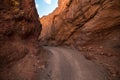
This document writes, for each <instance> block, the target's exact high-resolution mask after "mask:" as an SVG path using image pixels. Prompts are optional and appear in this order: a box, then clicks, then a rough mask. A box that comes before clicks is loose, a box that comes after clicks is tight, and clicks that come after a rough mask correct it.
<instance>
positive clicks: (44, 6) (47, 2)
mask: <svg viewBox="0 0 120 80" xmlns="http://www.w3.org/2000/svg"><path fill="white" fill-rule="evenodd" d="M35 3H36V8H37V11H38V14H39V16H40V17H42V16H44V15H48V14H49V13H51V12H53V10H55V8H56V7H57V6H58V0H35Z"/></svg>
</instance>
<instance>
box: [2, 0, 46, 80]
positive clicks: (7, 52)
mask: <svg viewBox="0 0 120 80" xmlns="http://www.w3.org/2000/svg"><path fill="white" fill-rule="evenodd" d="M40 31H41V24H40V22H39V17H38V14H37V11H36V8H35V3H34V0H0V80H37V79H36V78H37V77H36V75H35V74H36V72H35V70H36V69H37V70H38V66H40V65H38V64H37V65H35V64H36V62H40V63H39V64H42V65H43V63H42V62H43V61H44V56H43V54H42V61H41V57H40V55H41V54H40V53H41V51H44V50H43V49H42V48H41V47H40V46H39V45H38V36H39V35H40ZM44 54H46V53H45V52H44ZM34 65H35V66H34Z"/></svg>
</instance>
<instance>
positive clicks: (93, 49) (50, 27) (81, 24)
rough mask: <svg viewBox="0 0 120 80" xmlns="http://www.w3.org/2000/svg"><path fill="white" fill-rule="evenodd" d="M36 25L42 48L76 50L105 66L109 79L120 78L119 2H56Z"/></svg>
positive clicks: (72, 0) (79, 0) (76, 0)
mask: <svg viewBox="0 0 120 80" xmlns="http://www.w3.org/2000/svg"><path fill="white" fill-rule="evenodd" d="M40 21H41V23H42V25H43V27H42V28H43V30H42V32H41V35H40V37H39V39H40V40H41V43H43V45H67V46H71V47H74V48H77V49H78V50H80V51H82V52H83V53H84V55H85V56H86V58H88V59H93V58H94V59H96V60H97V61H98V62H99V63H102V64H104V66H107V69H109V71H110V72H111V73H112V76H113V77H114V76H116V75H120V69H119V66H120V65H119V64H120V51H119V49H120V42H119V41H120V0H59V7H58V8H56V10H55V11H54V12H53V13H51V14H50V15H48V16H44V17H42V18H41V19H40ZM115 78H116V77H115ZM119 78H120V77H119Z"/></svg>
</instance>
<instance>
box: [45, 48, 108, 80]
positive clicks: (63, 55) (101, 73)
mask: <svg viewBox="0 0 120 80" xmlns="http://www.w3.org/2000/svg"><path fill="white" fill-rule="evenodd" d="M45 48H46V49H48V50H50V51H51V52H52V54H53V55H52V57H51V60H50V62H49V67H48V71H49V72H51V73H50V75H51V79H52V80H108V75H107V73H106V71H105V69H104V68H103V67H101V66H100V65H98V64H96V63H94V62H92V61H89V60H87V59H86V58H85V57H84V56H83V55H82V54H80V53H79V52H78V51H77V50H75V49H70V48H63V47H45Z"/></svg>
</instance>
